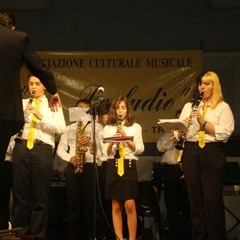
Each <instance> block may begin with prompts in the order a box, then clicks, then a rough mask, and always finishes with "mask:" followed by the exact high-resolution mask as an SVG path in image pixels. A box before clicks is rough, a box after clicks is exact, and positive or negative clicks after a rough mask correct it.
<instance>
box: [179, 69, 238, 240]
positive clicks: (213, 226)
mask: <svg viewBox="0 0 240 240" xmlns="http://www.w3.org/2000/svg"><path fill="white" fill-rule="evenodd" d="M197 92H198V93H199V94H201V95H202V100H201V102H200V104H199V107H198V108H197V109H193V108H192V103H190V102H189V103H186V104H185V106H184V108H183V110H182V113H181V115H180V119H181V120H183V122H184V123H185V124H187V125H188V126H189V128H188V132H187V134H186V142H185V147H184V150H183V156H182V163H183V169H184V173H185V176H186V182H187V188H188V193H189V198H190V205H191V214H192V226H193V229H192V239H193V240H197V239H208V240H212V239H214V240H218V239H219V240H220V239H221V240H225V239H227V236H226V230H225V215H224V205H223V197H222V191H223V180H224V164H225V162H226V156H225V152H224V146H225V143H226V142H227V140H228V139H229V137H230V136H231V134H232V132H233V130H234V117H233V114H232V111H231V109H230V107H229V105H228V104H227V103H226V102H225V101H224V98H223V95H222V90H221V84H220V81H219V78H218V76H217V74H216V73H214V72H212V71H209V72H206V73H204V74H203V75H202V76H201V77H200V78H199V79H198V81H197ZM189 121H190V122H189Z"/></svg>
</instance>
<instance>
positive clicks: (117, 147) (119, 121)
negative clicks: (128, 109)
mask: <svg viewBox="0 0 240 240" xmlns="http://www.w3.org/2000/svg"><path fill="white" fill-rule="evenodd" d="M121 123H122V116H121V115H119V116H118V121H117V133H119V131H120V129H121ZM120 157H121V156H120V154H119V142H118V143H117V146H116V152H115V155H114V158H115V159H118V158H120Z"/></svg>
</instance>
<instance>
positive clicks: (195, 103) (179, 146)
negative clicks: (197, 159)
mask: <svg viewBox="0 0 240 240" xmlns="http://www.w3.org/2000/svg"><path fill="white" fill-rule="evenodd" d="M202 97H203V93H200V94H199V96H198V97H197V98H196V99H195V100H194V101H193V104H192V111H191V113H190V116H189V122H188V125H187V129H186V131H185V132H184V133H183V134H182V137H181V139H180V140H179V141H178V142H177V144H176V145H175V148H176V149H177V150H183V149H184V145H185V141H186V136H187V133H188V130H189V128H190V125H191V120H192V112H193V111H194V110H196V109H197V108H198V106H199V104H200V102H201V100H202Z"/></svg>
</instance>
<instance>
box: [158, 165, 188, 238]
mask: <svg viewBox="0 0 240 240" xmlns="http://www.w3.org/2000/svg"><path fill="white" fill-rule="evenodd" d="M182 175H183V172H182V170H181V168H180V166H179V164H171V165H170V164H163V179H164V200H165V205H166V208H167V222H168V227H169V230H168V231H167V239H168V240H191V239H192V236H191V233H192V231H191V230H192V226H191V213H190V203H189V198H188V193H187V185H186V182H185V179H184V178H181V177H182Z"/></svg>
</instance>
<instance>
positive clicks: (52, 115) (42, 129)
mask: <svg viewBox="0 0 240 240" xmlns="http://www.w3.org/2000/svg"><path fill="white" fill-rule="evenodd" d="M28 102H29V99H23V109H24V110H25V109H26V106H27V104H28ZM32 104H33V105H35V103H34V101H33V102H32ZM38 111H39V112H40V113H41V114H42V116H43V118H42V120H39V119H37V122H36V129H35V131H34V139H38V140H41V141H43V142H44V143H47V144H50V145H51V146H52V147H53V148H54V147H55V134H58V135H61V134H63V133H64V132H65V130H66V123H65V119H64V115H63V110H62V108H59V109H58V111H57V112H52V111H51V109H50V108H49V105H48V99H47V98H46V96H45V95H44V96H43V97H42V98H41V99H40V105H39V109H38ZM31 120H32V114H28V115H26V114H25V124H24V128H23V133H22V138H23V139H27V138H28V133H29V128H30V124H31Z"/></svg>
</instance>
